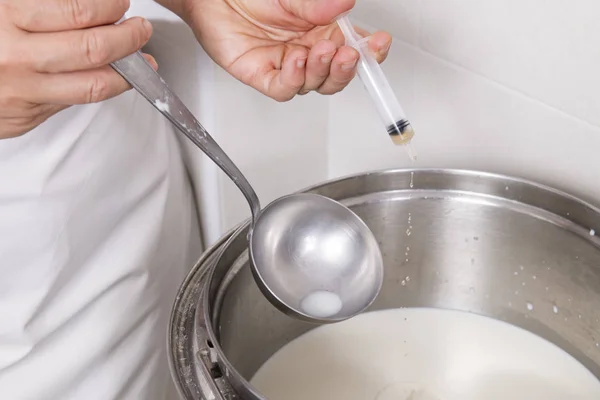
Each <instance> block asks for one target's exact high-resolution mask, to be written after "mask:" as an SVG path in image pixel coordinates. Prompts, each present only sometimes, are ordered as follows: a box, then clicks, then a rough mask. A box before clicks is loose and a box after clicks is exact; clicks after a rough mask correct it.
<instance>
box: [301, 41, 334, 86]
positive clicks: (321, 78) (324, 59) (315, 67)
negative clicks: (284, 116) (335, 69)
mask: <svg viewBox="0 0 600 400" xmlns="http://www.w3.org/2000/svg"><path fill="white" fill-rule="evenodd" d="M336 50H337V48H336V46H335V43H333V42H332V41H331V40H322V41H320V42H318V43H317V44H316V45H315V46H314V47H313V48H312V49H310V52H309V53H308V60H307V62H306V78H305V82H304V86H303V87H302V89H301V93H306V92H309V91H311V90H316V89H318V88H319V87H320V86H321V85H322V84H323V82H325V79H326V78H327V76H328V75H329V71H330V69H331V61H332V60H333V57H334V56H335V53H336Z"/></svg>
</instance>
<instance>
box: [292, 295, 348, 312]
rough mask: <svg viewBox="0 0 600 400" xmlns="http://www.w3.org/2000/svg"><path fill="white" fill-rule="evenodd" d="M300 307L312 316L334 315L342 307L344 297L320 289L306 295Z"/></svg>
mask: <svg viewBox="0 0 600 400" xmlns="http://www.w3.org/2000/svg"><path fill="white" fill-rule="evenodd" d="M300 308H301V309H302V311H303V312H305V313H306V314H308V315H310V316H312V317H316V318H327V317H332V316H334V315H336V314H337V313H339V312H340V310H341V309H342V299H340V296H338V295H337V294H335V293H331V292H327V291H324V290H318V291H316V292H312V293H311V294H309V295H308V296H306V297H305V298H304V299H303V300H302V302H301V303H300Z"/></svg>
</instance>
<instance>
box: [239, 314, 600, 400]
mask: <svg viewBox="0 0 600 400" xmlns="http://www.w3.org/2000/svg"><path fill="white" fill-rule="evenodd" d="M251 383H252V384H253V385H254V386H255V387H256V388H257V389H258V390H259V391H260V392H261V393H262V394H263V395H265V397H266V398H268V399H269V400H307V399H310V400H597V399H600V382H599V381H598V380H597V379H596V378H595V377H594V376H593V375H592V374H591V373H590V372H589V371H588V370H587V369H585V368H584V367H583V366H582V365H581V364H579V363H578V362H577V361H576V360H575V359H574V358H572V357H571V356H570V355H568V354H567V353H565V352H564V351H563V350H561V349H559V348H558V347H556V346H554V345H553V344H551V343H549V342H547V341H545V340H544V339H541V338H539V337H537V336H535V335H533V334H531V333H529V332H527V331H525V330H522V329H520V328H516V327H514V326H512V325H509V324H506V323H503V322H499V321H496V320H493V319H490V318H486V317H481V316H477V315H474V314H468V313H463V312H456V311H444V310H434V309H398V310H386V311H378V312H373V313H367V314H362V315H360V316H358V317H355V318H352V319H350V320H348V321H344V322H341V323H337V324H332V325H325V326H321V327H319V328H317V329H315V330H313V331H311V332H309V333H307V334H306V335H303V336H301V337H299V338H298V339H296V340H294V341H292V342H291V343H289V344H288V345H287V346H285V347H283V348H282V349H281V350H280V351H279V352H277V353H276V354H275V355H273V357H271V358H270V359H269V360H268V361H267V362H266V363H265V364H264V365H263V366H262V368H261V369H260V370H259V371H258V372H257V373H256V375H255V376H254V378H253V379H252V381H251Z"/></svg>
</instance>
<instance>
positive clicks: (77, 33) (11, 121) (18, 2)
mask: <svg viewBox="0 0 600 400" xmlns="http://www.w3.org/2000/svg"><path fill="white" fill-rule="evenodd" d="M128 8H129V1H128V0H78V1H76V0H0V139H4V138H10V137H15V136H18V135H21V134H23V133H26V132H28V131H30V130H31V129H33V128H34V127H36V126H37V125H39V124H41V123H42V122H43V121H45V120H46V119H47V118H48V117H50V116H51V115H53V114H55V113H57V112H58V111H60V110H62V109H64V108H66V107H68V106H70V105H73V104H84V103H94V102H99V101H102V100H106V99H108V98H111V97H114V96H116V95H118V94H120V93H122V92H124V91H126V90H128V89H129V88H130V87H129V85H128V84H127V83H126V82H125V81H124V80H123V79H122V78H121V77H120V76H119V75H118V74H117V73H116V72H114V71H113V70H112V68H111V67H110V66H108V64H110V63H111V62H113V61H116V60H118V59H120V58H123V57H125V56H127V55H129V54H132V53H134V52H135V51H137V50H139V49H140V48H141V47H142V46H143V45H144V44H145V43H146V42H147V41H148V40H149V38H150V35H151V34H152V27H151V26H150V23H149V22H147V21H144V20H143V19H141V18H132V19H130V20H128V21H125V22H123V23H122V24H119V25H112V24H113V23H115V22H117V21H118V20H119V19H120V18H121V17H122V16H123V15H124V13H125V11H126V10H127V9H128ZM147 59H148V60H149V61H150V63H151V64H153V66H154V67H155V68H156V63H155V61H154V60H153V59H152V58H151V57H149V56H147Z"/></svg>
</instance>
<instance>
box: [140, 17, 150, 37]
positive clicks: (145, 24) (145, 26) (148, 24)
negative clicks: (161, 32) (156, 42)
mask: <svg viewBox="0 0 600 400" xmlns="http://www.w3.org/2000/svg"><path fill="white" fill-rule="evenodd" d="M142 25H143V26H144V29H145V30H146V32H147V33H148V35H151V34H152V24H151V23H150V21H148V20H147V19H144V20H142Z"/></svg>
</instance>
